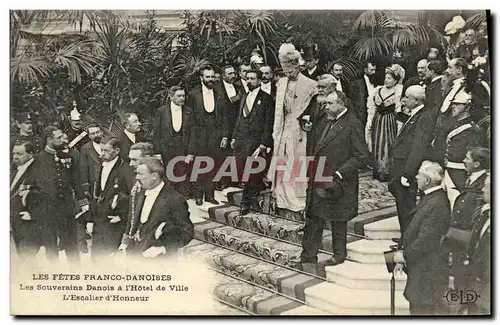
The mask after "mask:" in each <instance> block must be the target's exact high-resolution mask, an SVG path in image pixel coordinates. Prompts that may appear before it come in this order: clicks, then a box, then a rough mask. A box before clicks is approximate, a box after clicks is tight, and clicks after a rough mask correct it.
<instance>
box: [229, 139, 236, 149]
mask: <svg viewBox="0 0 500 325" xmlns="http://www.w3.org/2000/svg"><path fill="white" fill-rule="evenodd" d="M235 143H236V139H231V143H230V144H229V145H230V146H231V149H234V144H235Z"/></svg>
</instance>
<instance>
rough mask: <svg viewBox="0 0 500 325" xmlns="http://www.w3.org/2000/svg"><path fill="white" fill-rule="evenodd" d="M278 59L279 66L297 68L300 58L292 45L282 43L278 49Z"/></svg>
mask: <svg viewBox="0 0 500 325" xmlns="http://www.w3.org/2000/svg"><path fill="white" fill-rule="evenodd" d="M278 58H279V60H280V63H281V66H284V65H289V66H290V65H291V66H298V65H299V59H300V58H301V56H300V53H299V51H297V50H296V49H295V46H294V45H293V44H290V43H284V44H281V46H280V49H279V51H278Z"/></svg>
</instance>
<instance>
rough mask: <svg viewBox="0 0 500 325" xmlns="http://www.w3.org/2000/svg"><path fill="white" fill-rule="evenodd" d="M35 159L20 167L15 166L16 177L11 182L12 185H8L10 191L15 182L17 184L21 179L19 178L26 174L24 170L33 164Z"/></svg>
mask: <svg viewBox="0 0 500 325" xmlns="http://www.w3.org/2000/svg"><path fill="white" fill-rule="evenodd" d="M34 160H35V159H34V158H31V159H30V160H28V161H27V162H25V163H24V164H22V165H21V166H17V172H16V175H15V176H14V179H13V180H12V184H11V185H10V190H11V191H12V190H13V189H14V187H15V186H16V184H17V182H19V179H21V176H23V174H24V173H25V172H26V169H28V167H29V166H30V165H31V164H32V163H33V161H34Z"/></svg>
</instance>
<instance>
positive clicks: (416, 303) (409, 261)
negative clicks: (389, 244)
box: [403, 189, 450, 314]
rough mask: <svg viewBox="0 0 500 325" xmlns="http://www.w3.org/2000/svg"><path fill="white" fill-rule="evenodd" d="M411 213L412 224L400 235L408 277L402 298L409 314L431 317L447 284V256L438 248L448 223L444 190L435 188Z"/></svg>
mask: <svg viewBox="0 0 500 325" xmlns="http://www.w3.org/2000/svg"><path fill="white" fill-rule="evenodd" d="M410 214H411V221H410V223H409V225H408V228H406V231H405V232H404V234H403V256H404V259H405V261H406V269H405V271H406V274H407V275H408V278H407V281H406V287H405V291H404V296H405V298H406V299H407V300H408V301H409V302H410V314H415V312H418V313H420V312H424V313H429V314H432V313H435V312H436V304H437V302H438V300H439V298H440V297H442V296H443V295H444V294H445V290H446V287H447V284H448V272H447V255H446V254H445V253H443V251H442V248H441V239H442V237H443V236H444V235H445V233H446V231H447V230H448V227H449V224H450V204H449V201H448V198H447V196H446V193H445V191H444V190H442V189H438V190H436V191H434V192H431V193H429V194H427V195H424V196H423V197H422V199H421V200H420V202H419V203H418V204H417V206H416V207H415V208H414V209H413V210H412V211H411V213H410Z"/></svg>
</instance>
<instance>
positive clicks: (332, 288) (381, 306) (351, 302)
mask: <svg viewBox="0 0 500 325" xmlns="http://www.w3.org/2000/svg"><path fill="white" fill-rule="evenodd" d="M305 294H306V303H307V305H308V306H311V307H314V308H317V309H321V310H324V311H326V312H328V313H333V314H336V315H386V316H389V315H390V313H391V296H390V292H389V291H387V292H385V291H380V290H360V289H353V288H346V287H343V286H341V285H339V284H336V283H331V282H323V283H319V284H317V285H315V286H312V287H310V288H307V289H306V290H305ZM395 314H396V315H408V314H409V303H408V301H407V300H406V299H405V298H404V296H403V293H402V292H401V291H396V293H395Z"/></svg>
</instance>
